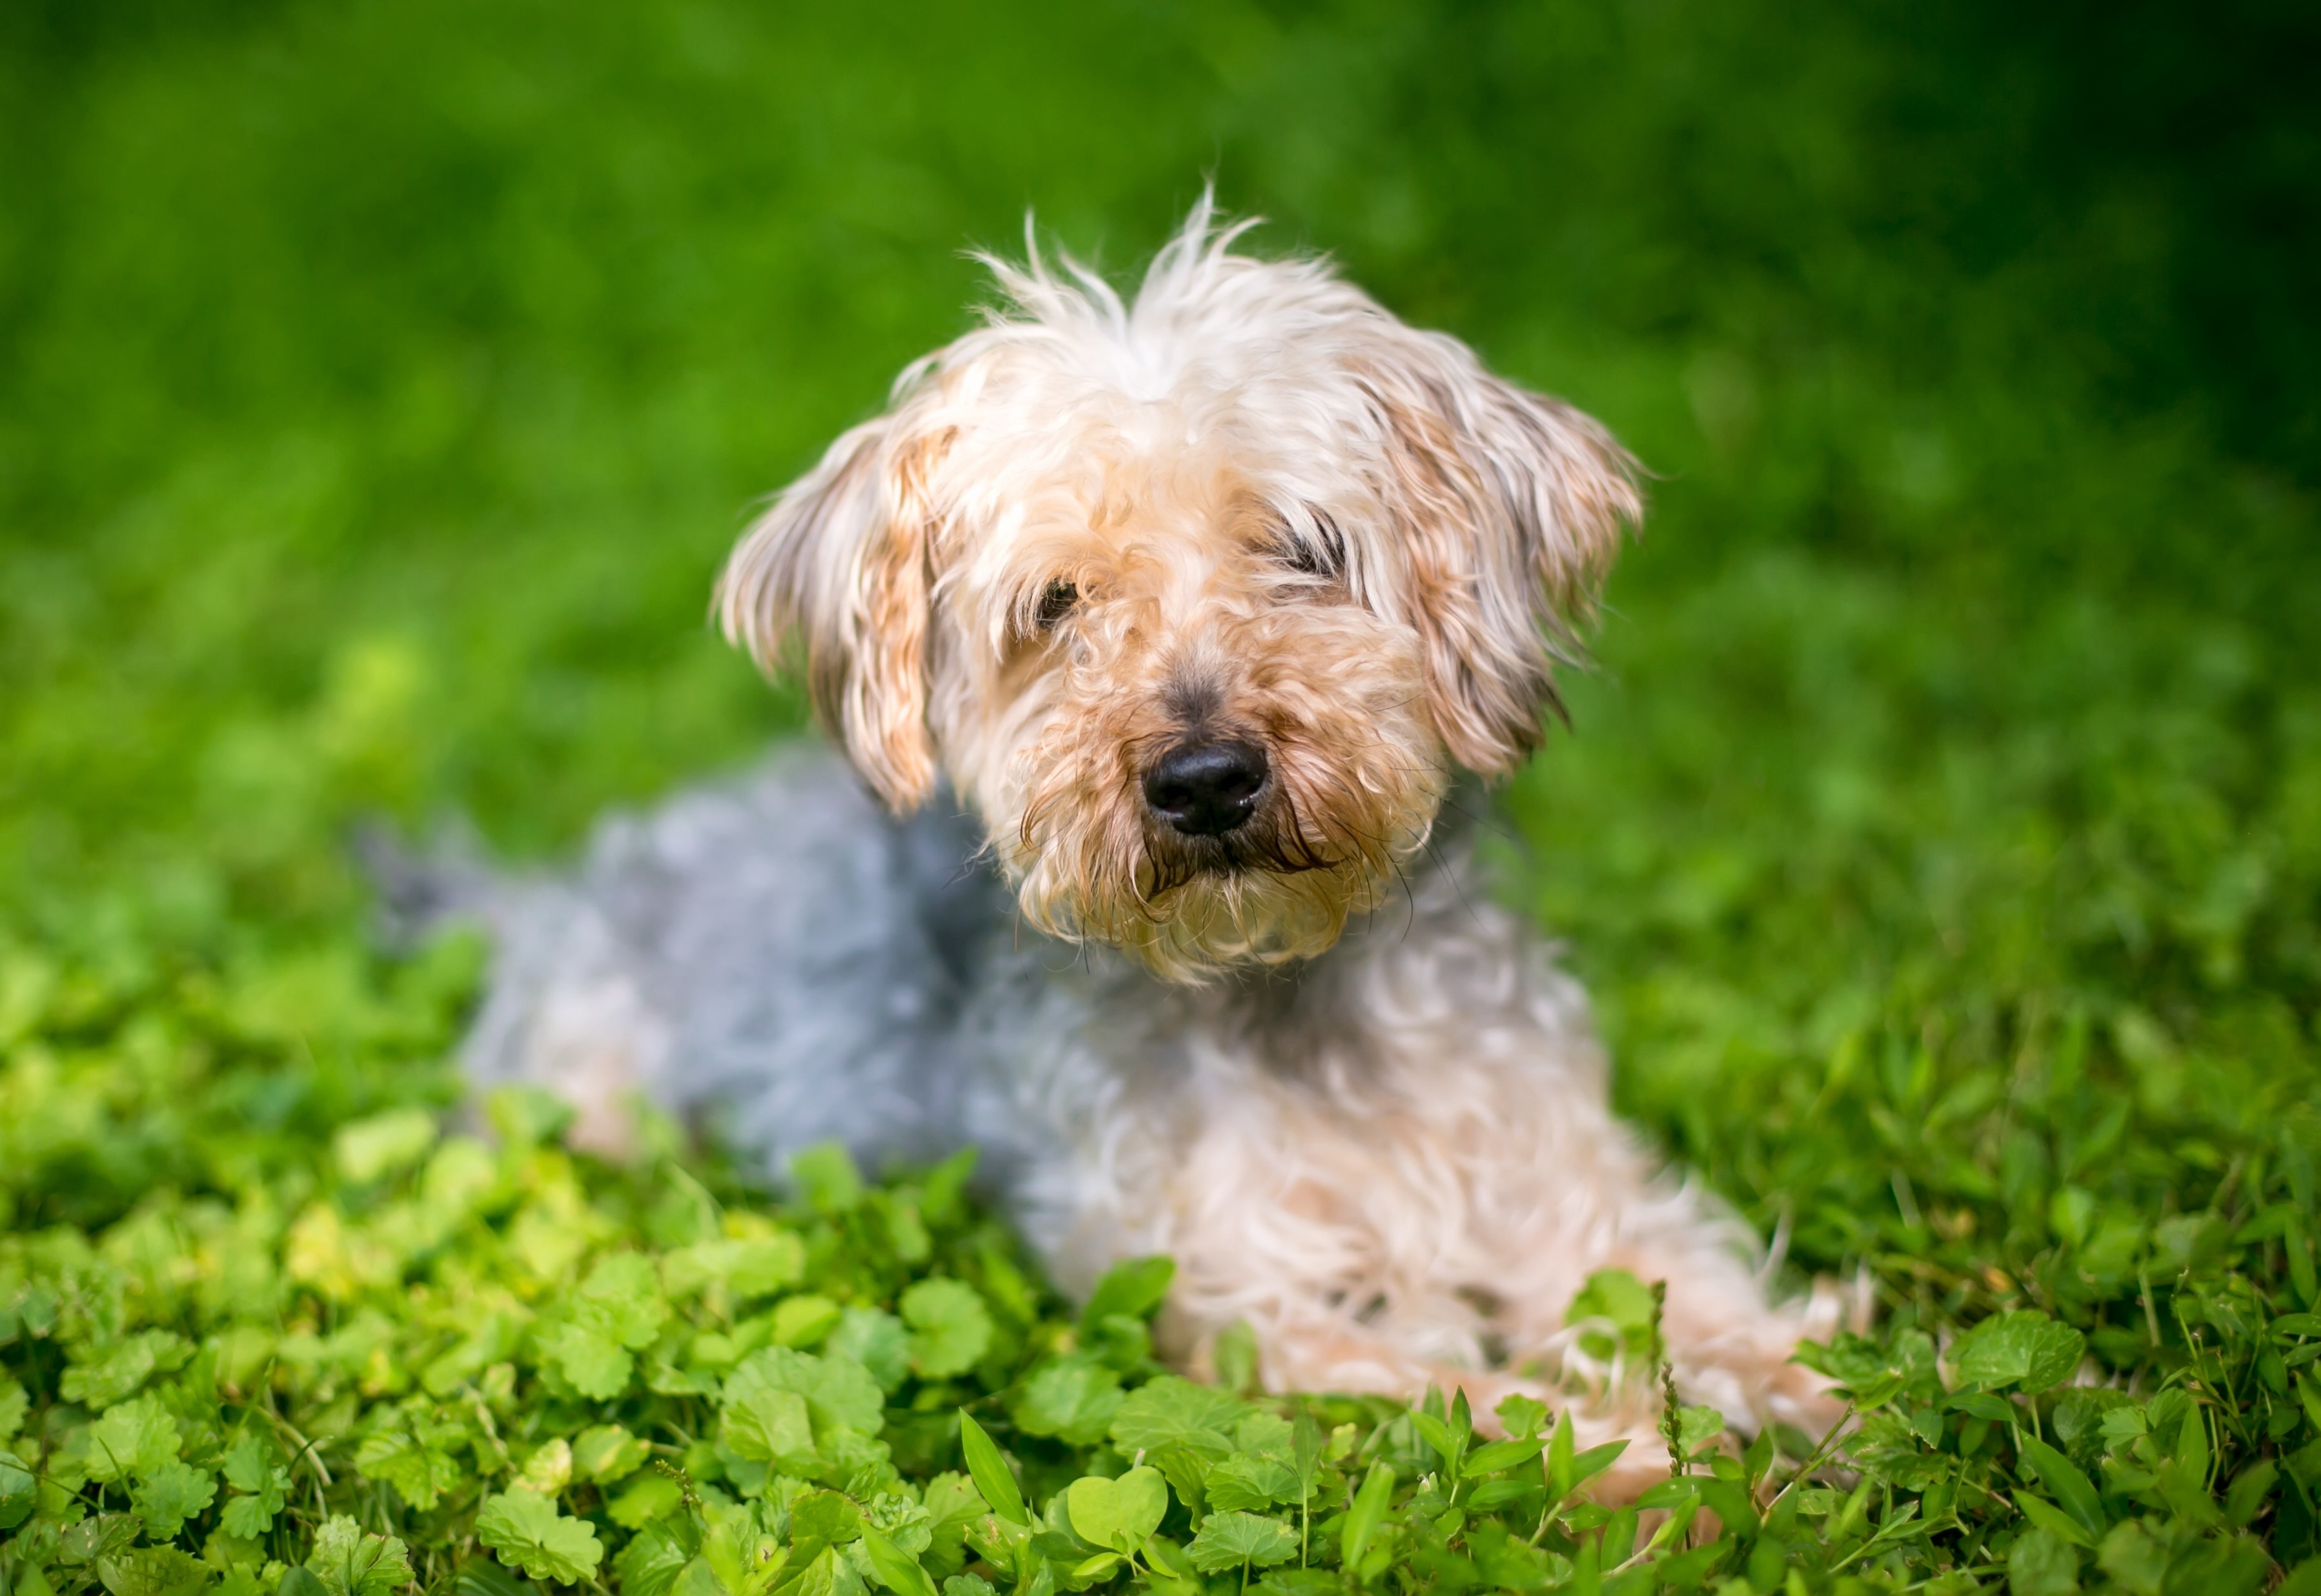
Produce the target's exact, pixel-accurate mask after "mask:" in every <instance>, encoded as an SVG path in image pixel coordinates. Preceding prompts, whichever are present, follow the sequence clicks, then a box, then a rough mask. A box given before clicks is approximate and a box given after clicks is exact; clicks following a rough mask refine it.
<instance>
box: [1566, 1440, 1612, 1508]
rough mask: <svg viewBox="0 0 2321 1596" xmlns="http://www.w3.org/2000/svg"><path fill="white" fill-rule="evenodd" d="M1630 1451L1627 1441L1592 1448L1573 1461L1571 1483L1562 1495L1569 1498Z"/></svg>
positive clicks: (1606, 1443)
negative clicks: (1621, 1455)
mask: <svg viewBox="0 0 2321 1596" xmlns="http://www.w3.org/2000/svg"><path fill="white" fill-rule="evenodd" d="M1627 1449H1628V1443H1627V1442H1625V1441H1606V1442H1605V1443H1604V1444H1603V1445H1602V1446H1590V1447H1588V1450H1587V1451H1585V1452H1582V1453H1580V1454H1579V1455H1578V1456H1577V1457H1574V1458H1573V1459H1572V1460H1571V1483H1570V1486H1569V1487H1567V1488H1566V1489H1565V1490H1564V1491H1563V1492H1561V1494H1562V1495H1564V1496H1569V1495H1570V1494H1571V1493H1572V1492H1575V1491H1578V1490H1579V1489H1581V1488H1582V1487H1584V1486H1585V1485H1586V1484H1587V1483H1588V1481H1590V1480H1592V1479H1594V1478H1595V1477H1596V1476H1597V1475H1598V1474H1602V1473H1603V1472H1604V1471H1605V1470H1606V1469H1607V1468H1610V1467H1611V1466H1612V1465H1614V1464H1616V1463H1617V1462H1618V1461H1619V1460H1620V1454H1622V1453H1623V1452H1625V1451H1626V1450H1627Z"/></svg>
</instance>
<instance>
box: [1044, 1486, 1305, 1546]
mask: <svg viewBox="0 0 2321 1596" xmlns="http://www.w3.org/2000/svg"><path fill="white" fill-rule="evenodd" d="M1271 1466H1273V1467H1274V1468H1277V1469H1281V1465H1279V1464H1274V1465H1271ZM1281 1472H1282V1473H1283V1474H1288V1470H1287V1469H1281ZM1064 1500H1065V1502H1066V1504H1067V1507H1068V1510H1069V1513H1070V1516H1071V1521H1072V1528H1073V1529H1074V1530H1075V1531H1076V1532H1078V1534H1079V1537H1080V1538H1081V1539H1082V1540H1084V1541H1086V1542H1088V1544H1089V1545H1090V1546H1108V1547H1110V1548H1111V1549H1112V1550H1113V1551H1115V1552H1121V1553H1130V1554H1133V1553H1134V1552H1137V1551H1139V1550H1141V1549H1142V1547H1143V1545H1144V1543H1145V1542H1146V1541H1147V1540H1150V1539H1151V1537H1152V1533H1153V1531H1155V1530H1157V1529H1159V1528H1161V1515H1163V1514H1164V1513H1166V1512H1167V1511H1168V1510H1169V1486H1168V1483H1167V1482H1166V1481H1164V1480H1162V1479H1161V1471H1160V1470H1159V1469H1155V1468H1133V1469H1130V1470H1129V1471H1128V1472H1127V1473H1126V1474H1123V1475H1121V1476H1120V1477H1119V1478H1118V1479H1116V1480H1106V1479H1099V1478H1095V1477H1090V1478H1088V1479H1084V1480H1075V1481H1073V1482H1072V1483H1071V1486H1070V1487H1069V1490H1067V1491H1066V1492H1065V1493H1064Z"/></svg>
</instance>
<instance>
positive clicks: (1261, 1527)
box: [1186, 1513, 1297, 1573]
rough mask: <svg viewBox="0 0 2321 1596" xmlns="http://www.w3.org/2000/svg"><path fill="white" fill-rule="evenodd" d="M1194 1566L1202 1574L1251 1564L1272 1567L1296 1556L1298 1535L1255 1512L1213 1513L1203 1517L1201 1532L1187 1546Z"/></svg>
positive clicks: (1278, 1520) (1279, 1523) (1282, 1524)
mask: <svg viewBox="0 0 2321 1596" xmlns="http://www.w3.org/2000/svg"><path fill="white" fill-rule="evenodd" d="M1186 1551H1187V1552H1188V1554H1190V1555H1191V1556H1192V1559H1193V1566H1194V1567H1196V1568H1197V1569H1199V1570H1200V1571H1201V1572H1202V1573H1222V1572H1224V1570H1225V1569H1228V1568H1238V1567H1240V1566H1241V1565H1242V1564H1251V1565H1252V1566H1255V1567H1258V1568H1270V1567H1271V1566H1272V1565H1273V1564H1277V1563H1286V1562H1288V1560H1289V1559H1290V1558H1292V1557H1295V1556H1296V1555H1297V1532H1296V1531H1295V1530H1293V1529H1291V1528H1289V1526H1288V1525H1287V1524H1284V1523H1283V1522H1282V1521H1281V1520H1280V1519H1266V1518H1261V1517H1259V1516H1258V1515H1257V1514H1255V1513H1211V1514H1210V1515H1209V1516H1208V1517H1207V1518H1206V1519H1202V1520H1201V1529H1200V1533H1199V1534H1197V1535H1196V1536H1195V1537H1193V1544H1192V1545H1191V1546H1188V1547H1187V1548H1186Z"/></svg>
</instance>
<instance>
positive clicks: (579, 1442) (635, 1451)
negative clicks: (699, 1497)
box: [413, 1424, 652, 1506]
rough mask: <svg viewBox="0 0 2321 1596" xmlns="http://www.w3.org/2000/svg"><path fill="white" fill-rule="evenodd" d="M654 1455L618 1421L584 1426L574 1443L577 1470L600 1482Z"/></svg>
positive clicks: (609, 1480) (611, 1479) (621, 1474)
mask: <svg viewBox="0 0 2321 1596" xmlns="http://www.w3.org/2000/svg"><path fill="white" fill-rule="evenodd" d="M651 1455H652V1448H651V1446H647V1445H646V1444H645V1443H644V1442H643V1441H642V1440H640V1439H638V1438H637V1437H635V1436H633V1435H631V1434H630V1433H629V1432H628V1431H627V1430H626V1429H624V1428H622V1427H621V1426H619V1425H617V1424H600V1425H597V1426H596V1428H593V1429H584V1430H582V1431H581V1432H580V1434H579V1436H578V1437H577V1438H576V1439H575V1440H574V1441H573V1443H572V1466H573V1468H574V1470H575V1471H577V1472H578V1474H579V1476H580V1477H581V1478H582V1479H584V1480H594V1481H596V1482H597V1483H599V1484H606V1485H609V1484H612V1483H614V1482H615V1481H618V1480H623V1479H626V1478H627V1477H628V1476H629V1475H631V1474H634V1473H636V1471H637V1470H639V1469H640V1468H642V1467H643V1466H644V1465H645V1460H646V1459H647V1458H649V1457H651ZM413 1505H414V1506H417V1505H418V1504H416V1503H415V1502H414V1504H413Z"/></svg>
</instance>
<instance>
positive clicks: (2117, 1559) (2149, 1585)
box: [2096, 1519, 2168, 1596]
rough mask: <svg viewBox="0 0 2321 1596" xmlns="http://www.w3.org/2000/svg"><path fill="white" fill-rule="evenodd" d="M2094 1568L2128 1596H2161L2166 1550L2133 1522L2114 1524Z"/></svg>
mask: <svg viewBox="0 0 2321 1596" xmlns="http://www.w3.org/2000/svg"><path fill="white" fill-rule="evenodd" d="M2096 1565H2097V1566H2098V1567H2099V1568H2101V1569H2102V1570H2103V1571H2104V1572H2105V1573H2107V1574H2109V1575H2111V1577H2112V1581H2113V1582H2114V1583H2116V1584H2117V1585H2118V1586H2119V1587H2120V1588H2121V1589H2122V1590H2124V1591H2127V1592H2128V1593H2129V1596H2160V1592H2161V1582H2162V1580H2164V1579H2165V1578H2166V1577H2167V1573H2168V1548H2167V1547H2166V1546H2162V1545H2161V1544H2160V1542H2159V1540H2158V1539H2156V1538H2155V1537H2153V1533H2152V1531H2151V1530H2149V1529H2147V1528H2144V1525H2143V1524H2142V1523H2141V1522H2139V1521H2138V1520H2136V1519H2128V1520H2127V1521H2126V1522H2125V1523H2122V1524H2116V1525H2114V1526H2113V1527H2112V1531H2111V1533H2110V1534H2109V1535H2107V1536H2105V1537H2104V1538H2103V1545H2102V1546H2100V1547H2099V1548H2098V1550H2097V1552H2096Z"/></svg>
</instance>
